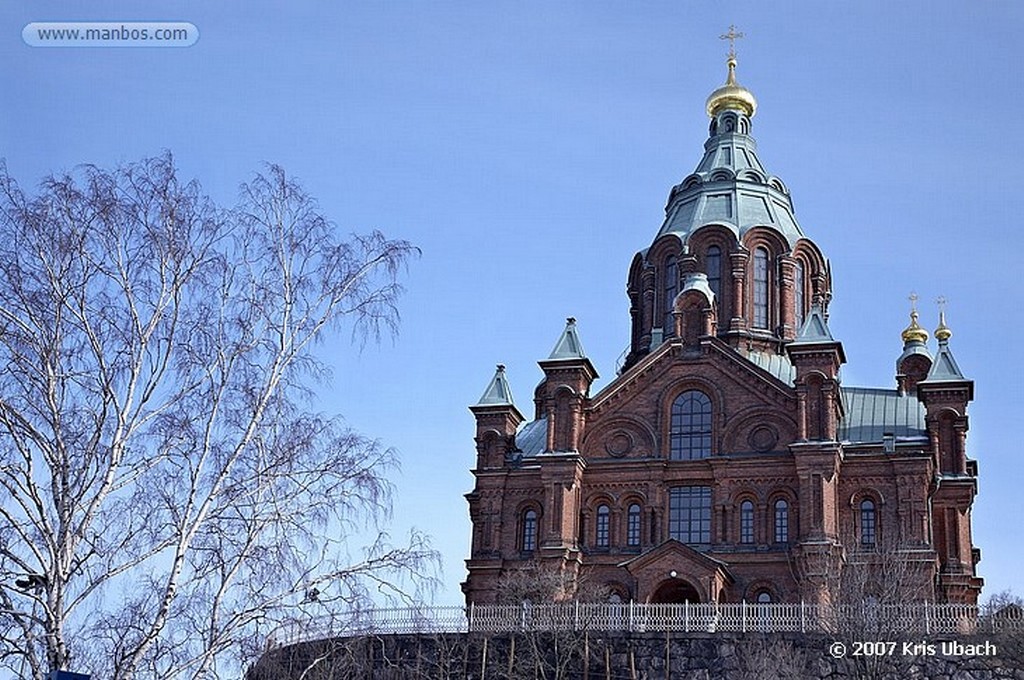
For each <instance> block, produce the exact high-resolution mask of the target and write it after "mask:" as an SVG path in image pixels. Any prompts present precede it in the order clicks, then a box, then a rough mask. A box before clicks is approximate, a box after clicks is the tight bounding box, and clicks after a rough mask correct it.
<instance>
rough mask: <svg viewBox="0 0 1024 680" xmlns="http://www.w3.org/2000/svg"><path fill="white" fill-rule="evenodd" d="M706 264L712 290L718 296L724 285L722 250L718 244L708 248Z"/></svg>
mask: <svg viewBox="0 0 1024 680" xmlns="http://www.w3.org/2000/svg"><path fill="white" fill-rule="evenodd" d="M704 265H705V266H706V267H707V270H708V285H709V286H711V291H712V292H713V293H714V294H715V297H718V295H719V294H720V293H719V290H720V288H721V285H722V250H721V248H719V247H718V246H711V247H709V248H708V254H707V256H706V258H705V261H704Z"/></svg>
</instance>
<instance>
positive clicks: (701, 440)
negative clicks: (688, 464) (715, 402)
mask: <svg viewBox="0 0 1024 680" xmlns="http://www.w3.org/2000/svg"><path fill="white" fill-rule="evenodd" d="M710 455H711V400H710V399H709V398H708V395H706V394H704V393H703V392H700V391H698V390H688V391H686V392H683V393H682V394H680V395H679V396H678V397H676V400H675V401H674V402H672V420H671V430H670V432H669V457H670V458H671V459H672V460H697V459H699V458H707V457H708V456H710Z"/></svg>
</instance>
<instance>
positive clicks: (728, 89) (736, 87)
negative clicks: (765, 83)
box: [707, 55, 757, 118]
mask: <svg viewBox="0 0 1024 680" xmlns="http://www.w3.org/2000/svg"><path fill="white" fill-rule="evenodd" d="M726 63H727V64H728V65H729V76H728V77H727V78H726V79H725V85H723V86H722V87H720V88H718V89H717V90H715V91H714V92H712V93H711V95H710V96H709V97H708V103H707V109H708V115H709V116H710V117H712V118H714V117H715V116H716V115H717V114H718V112H719V111H723V110H725V109H736V110H737V111H742V112H743V113H745V114H747V115H748V116H750V117H751V118H753V117H754V112H755V111H757V100H756V99H754V94H753V93H752V92H751V91H750V90H748V89H747V88H745V87H743V86H742V85H740V84H739V83H737V82H736V57H735V56H731V55H730V56H729V60H728V61H727V62H726Z"/></svg>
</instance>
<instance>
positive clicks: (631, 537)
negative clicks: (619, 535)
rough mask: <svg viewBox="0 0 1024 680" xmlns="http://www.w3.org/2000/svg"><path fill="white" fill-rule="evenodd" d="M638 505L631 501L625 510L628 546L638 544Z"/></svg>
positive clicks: (636, 545)
mask: <svg viewBox="0 0 1024 680" xmlns="http://www.w3.org/2000/svg"><path fill="white" fill-rule="evenodd" d="M640 522H641V515H640V506H639V505H638V504H636V503H633V504H632V505H630V506H629V510H627V511H626V545H627V546H629V547H630V548H637V547H639V546H640Z"/></svg>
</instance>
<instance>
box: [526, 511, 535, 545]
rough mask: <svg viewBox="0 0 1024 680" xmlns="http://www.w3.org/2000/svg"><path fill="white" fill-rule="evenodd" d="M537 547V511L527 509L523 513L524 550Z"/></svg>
mask: <svg viewBox="0 0 1024 680" xmlns="http://www.w3.org/2000/svg"><path fill="white" fill-rule="evenodd" d="M536 549H537V511H536V510H527V511H526V512H525V513H523V552H533V551H534V550H536Z"/></svg>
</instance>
